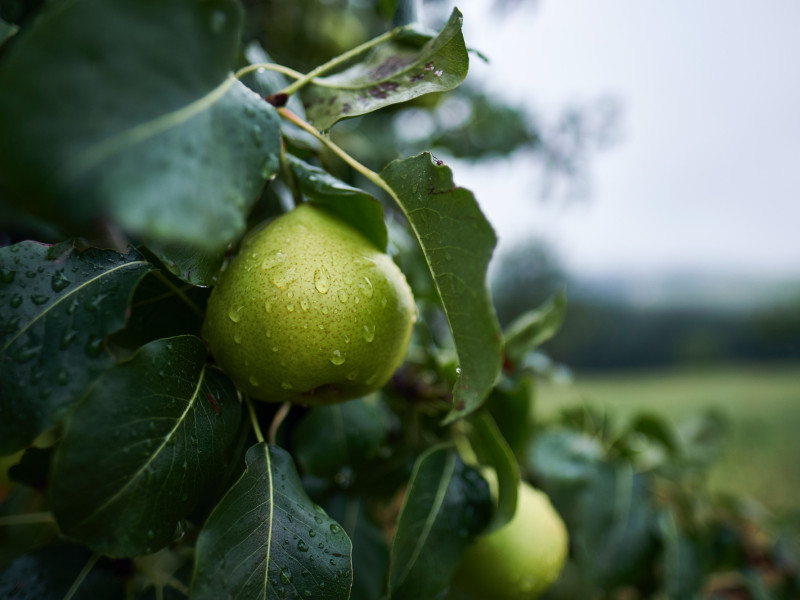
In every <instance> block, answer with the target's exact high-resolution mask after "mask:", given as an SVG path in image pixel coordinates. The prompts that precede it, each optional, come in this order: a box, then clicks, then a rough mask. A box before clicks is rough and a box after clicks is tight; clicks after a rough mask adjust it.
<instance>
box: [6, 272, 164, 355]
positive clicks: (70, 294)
mask: <svg viewBox="0 0 800 600" xmlns="http://www.w3.org/2000/svg"><path fill="white" fill-rule="evenodd" d="M146 264H148V263H147V261H145V260H136V261H132V262H128V263H125V264H123V265H119V266H117V267H114V268H113V269H109V270H108V271H103V272H102V273H100V274H99V275H97V276H96V277H92V278H91V279H87V280H86V281H84V282H83V283H82V284H80V285H79V286H77V287H76V288H74V289H72V290H69V291H68V292H67V293H66V294H64V295H63V296H61V297H60V298H58V300H56V301H55V302H53V303H52V304H49V305H48V306H47V307H46V308H45V309H44V310H43V311H42V312H40V313H39V314H38V315H36V316H35V317H34V318H33V319H31V320H30V321H29V322H28V323H27V324H26V325H25V326H24V327H23V328H22V329H20V330H19V331H18V332H17V333H16V335H14V337H12V338H11V339H10V340H8V342H6V344H5V346H3V348H2V350H0V352H5V351H6V350H8V349H9V348H10V347H11V344H13V343H14V342H15V341H16V340H17V338H19V337H20V336H21V335H22V334H23V333H25V332H26V331H27V330H28V329H30V328H31V327H32V326H33V325H34V324H35V323H37V322H38V321H39V320H41V319H43V318H44V317H45V316H46V315H47V314H48V313H49V312H50V311H51V310H53V309H54V308H55V307H56V306H58V305H59V304H61V303H62V302H64V301H65V300H66V299H67V298H71V297H72V296H74V295H75V294H76V293H77V292H78V291H80V290H81V289H82V288H84V287H86V286H87V285H90V284H92V283H94V282H95V281H97V280H98V279H101V278H102V277H105V276H106V275H110V274H112V273H114V272H115V271H118V270H119V269H124V268H126V267H130V266H136V265H146Z"/></svg>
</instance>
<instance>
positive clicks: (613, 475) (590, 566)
mask: <svg viewBox="0 0 800 600" xmlns="http://www.w3.org/2000/svg"><path fill="white" fill-rule="evenodd" d="M648 487H649V484H648V480H647V479H646V478H645V477H644V476H643V475H642V474H640V473H635V472H634V471H633V469H632V468H630V467H629V466H621V467H619V468H614V467H612V466H610V465H608V466H606V467H605V468H603V469H600V470H598V471H596V473H595V474H594V477H593V478H592V480H591V481H590V483H589V484H588V486H587V487H586V488H585V489H584V491H583V492H582V493H581V496H580V500H579V504H578V510H577V517H576V521H575V523H574V524H573V526H572V527H571V528H570V535H571V540H572V545H573V547H574V553H575V558H576V560H577V562H578V567H579V568H580V569H581V571H582V572H584V573H586V574H587V575H588V576H589V578H590V579H591V580H592V581H593V582H594V583H595V584H596V585H597V586H599V587H601V588H602V589H604V590H609V589H612V588H614V587H616V586H620V585H626V584H628V585H633V584H635V583H637V582H639V581H641V580H643V579H644V578H646V577H648V576H649V575H650V569H651V566H650V565H651V563H652V560H653V558H654V555H655V552H656V550H657V543H656V539H655V536H654V531H653V530H654V528H655V518H656V513H655V510H654V508H653V505H652V501H651V498H650V491H649V489H648Z"/></svg>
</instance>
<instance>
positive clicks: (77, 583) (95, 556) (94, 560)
mask: <svg viewBox="0 0 800 600" xmlns="http://www.w3.org/2000/svg"><path fill="white" fill-rule="evenodd" d="M99 558H100V555H99V554H92V556H91V557H90V558H89V560H87V561H86V564H85V565H83V569H81V572H80V573H78V577H77V578H76V579H75V581H73V582H72V585H71V586H70V588H69V590H67V593H66V594H64V600H71V599H72V597H73V596H74V595H75V592H77V591H78V588H79V587H81V584H82V583H83V581H84V580H85V579H86V577H87V576H88V575H89V572H90V571H91V570H92V569H93V568H94V566H95V564H97V561H98V560H99Z"/></svg>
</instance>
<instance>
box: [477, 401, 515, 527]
mask: <svg viewBox="0 0 800 600" xmlns="http://www.w3.org/2000/svg"><path fill="white" fill-rule="evenodd" d="M470 423H471V425H472V432H471V435H470V440H471V442H472V448H473V450H474V451H475V454H476V455H477V456H478V460H479V462H480V464H481V466H484V467H490V468H492V469H493V470H494V472H495V475H496V477H497V506H496V507H495V511H494V516H493V517H492V520H491V522H490V523H489V525H488V526H487V527H486V530H485V531H484V533H489V532H491V531H496V530H498V529H500V528H501V527H503V526H504V525H505V524H506V523H508V522H509V521H510V520H511V519H512V518H513V517H514V513H515V512H516V511H517V492H518V490H519V467H518V466H517V460H516V458H514V453H513V452H512V451H511V448H510V447H509V446H508V444H507V443H506V440H505V439H504V438H503V435H502V434H501V433H500V430H499V429H498V428H497V425H496V424H495V422H494V419H492V417H491V415H489V414H488V413H486V412H481V413H478V414H477V415H475V417H474V418H473V419H470Z"/></svg>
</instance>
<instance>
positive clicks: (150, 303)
mask: <svg viewBox="0 0 800 600" xmlns="http://www.w3.org/2000/svg"><path fill="white" fill-rule="evenodd" d="M162 275H163V274H162V273H160V272H152V271H151V272H150V273H148V274H147V275H146V276H145V277H144V278H143V279H142V280H141V282H139V285H138V286H136V290H135V291H134V293H133V298H132V299H131V304H130V316H129V317H128V323H127V324H126V325H125V328H124V329H122V330H120V331H118V332H117V333H115V334H114V335H112V336H111V338H109V346H110V348H111V349H112V352H113V353H114V354H115V356H117V357H118V358H126V357H127V356H130V354H132V353H133V352H135V351H136V350H138V349H139V348H140V347H141V346H144V345H145V344H147V343H149V342H152V341H154V340H158V339H161V338H168V337H175V336H178V335H185V334H197V333H199V332H200V329H201V326H202V324H203V316H204V313H203V310H204V308H205V303H206V300H207V298H208V295H209V291H208V290H207V289H204V288H200V287H193V286H190V285H186V284H182V283H181V282H180V281H178V280H177V279H173V278H170V277H169V276H164V277H162ZM172 285H174V286H175V287H172ZM176 289H179V290H180V292H181V293H177V292H176ZM181 294H183V296H181ZM189 303H192V304H194V306H195V307H196V310H193V309H192V308H191V307H190V304H189Z"/></svg>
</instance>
